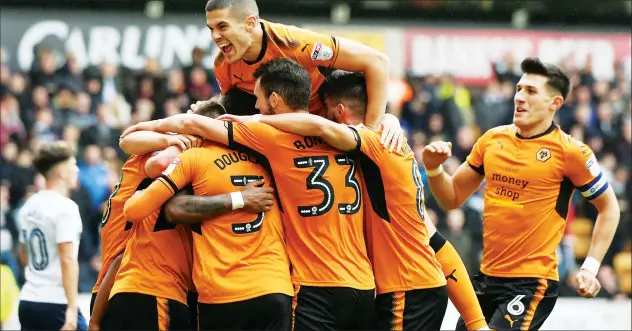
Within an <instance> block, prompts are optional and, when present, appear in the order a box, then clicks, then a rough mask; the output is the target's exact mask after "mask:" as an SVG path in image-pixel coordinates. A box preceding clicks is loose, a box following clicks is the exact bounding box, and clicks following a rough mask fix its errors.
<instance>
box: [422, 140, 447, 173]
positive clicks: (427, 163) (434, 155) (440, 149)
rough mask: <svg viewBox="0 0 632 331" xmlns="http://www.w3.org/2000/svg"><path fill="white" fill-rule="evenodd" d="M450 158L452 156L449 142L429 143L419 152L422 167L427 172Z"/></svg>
mask: <svg viewBox="0 0 632 331" xmlns="http://www.w3.org/2000/svg"><path fill="white" fill-rule="evenodd" d="M450 156H452V143H451V142H449V141H448V142H445V141H435V142H431V143H430V144H428V145H426V147H424V150H423V151H422V152H421V159H422V161H423V163H424V167H425V168H426V169H429V170H434V169H437V168H439V166H440V165H442V164H443V162H445V161H446V160H447V159H448V158H450Z"/></svg>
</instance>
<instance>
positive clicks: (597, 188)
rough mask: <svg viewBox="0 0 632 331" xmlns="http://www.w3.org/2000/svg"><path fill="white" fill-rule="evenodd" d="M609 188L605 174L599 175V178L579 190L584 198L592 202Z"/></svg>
mask: <svg viewBox="0 0 632 331" xmlns="http://www.w3.org/2000/svg"><path fill="white" fill-rule="evenodd" d="M607 188H608V181H607V180H606V177H605V176H604V175H603V173H599V174H598V176H597V177H596V178H595V179H593V180H592V181H591V182H590V183H588V184H586V185H584V186H582V187H580V188H579V191H580V192H581V194H582V196H584V197H585V198H586V199H588V200H592V199H595V198H597V197H598V196H600V195H601V194H602V193H603V192H605V191H606V189H607Z"/></svg>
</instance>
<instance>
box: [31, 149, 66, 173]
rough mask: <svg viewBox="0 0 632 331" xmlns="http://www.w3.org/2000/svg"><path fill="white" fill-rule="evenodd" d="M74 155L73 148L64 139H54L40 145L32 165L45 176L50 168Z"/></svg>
mask: <svg viewBox="0 0 632 331" xmlns="http://www.w3.org/2000/svg"><path fill="white" fill-rule="evenodd" d="M74 156H75V150H74V149H73V147H72V146H71V145H69V144H68V143H66V142H65V141H54V142H51V143H46V144H44V145H42V147H40V149H39V150H38V151H37V154H36V155H35V158H34V159H33V165H34V166H35V169H37V172H39V173H40V174H42V175H43V176H44V177H47V176H48V175H49V172H50V171H51V169H53V168H54V167H55V166H57V165H58V164H60V163H62V162H65V161H67V160H69V159H70V158H72V157H74Z"/></svg>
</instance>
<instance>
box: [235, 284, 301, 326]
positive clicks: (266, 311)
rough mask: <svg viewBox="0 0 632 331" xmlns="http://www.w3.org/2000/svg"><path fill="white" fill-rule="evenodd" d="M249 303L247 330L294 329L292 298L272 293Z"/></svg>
mask: <svg viewBox="0 0 632 331" xmlns="http://www.w3.org/2000/svg"><path fill="white" fill-rule="evenodd" d="M246 301H248V306H249V309H247V313H246V314H247V316H244V318H247V319H248V323H247V326H246V330H279V331H290V330H291V329H292V297H290V296H289V295H285V294H281V293H272V294H266V295H262V296H260V297H257V298H253V299H250V300H246Z"/></svg>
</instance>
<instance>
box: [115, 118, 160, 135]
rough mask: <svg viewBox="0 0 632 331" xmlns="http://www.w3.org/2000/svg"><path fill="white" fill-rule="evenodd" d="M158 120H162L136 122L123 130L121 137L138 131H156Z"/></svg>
mask: <svg viewBox="0 0 632 331" xmlns="http://www.w3.org/2000/svg"><path fill="white" fill-rule="evenodd" d="M158 121H160V120H155V121H147V122H140V123H136V124H134V125H132V126H130V127H129V128H127V129H126V130H125V131H123V133H122V134H121V138H125V136H127V135H128V134H130V133H132V132H136V131H155V130H154V129H155V128H156V126H157V124H158Z"/></svg>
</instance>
